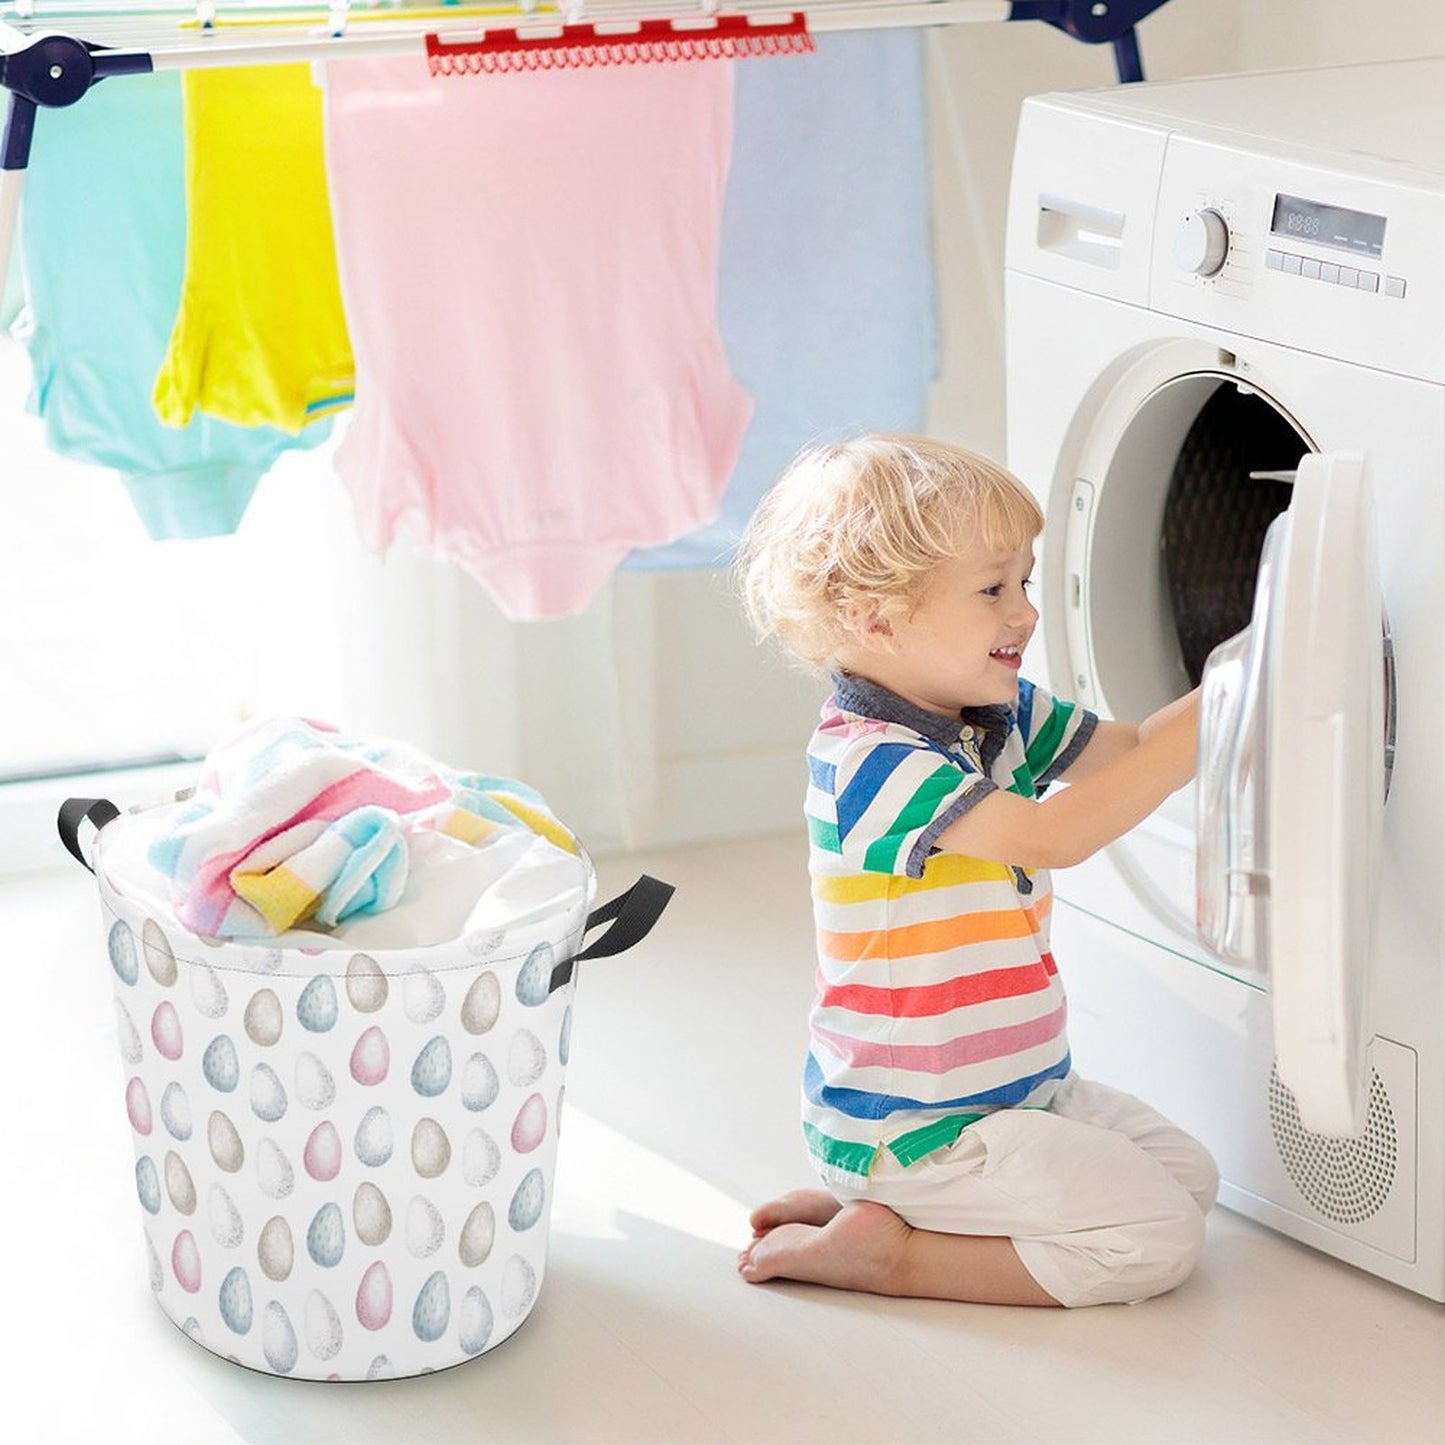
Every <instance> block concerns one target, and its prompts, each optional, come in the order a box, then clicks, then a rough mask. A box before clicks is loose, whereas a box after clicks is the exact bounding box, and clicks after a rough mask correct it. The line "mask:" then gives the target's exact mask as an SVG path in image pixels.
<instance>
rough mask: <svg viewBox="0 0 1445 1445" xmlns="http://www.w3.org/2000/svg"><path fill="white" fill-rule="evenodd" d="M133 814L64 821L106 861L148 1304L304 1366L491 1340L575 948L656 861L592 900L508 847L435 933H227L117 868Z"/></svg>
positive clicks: (508, 1328)
mask: <svg viewBox="0 0 1445 1445" xmlns="http://www.w3.org/2000/svg"><path fill="white" fill-rule="evenodd" d="M144 816H145V814H144V813H143V812H142V813H127V814H121V813H119V812H118V810H117V809H116V808H115V807H114V805H113V804H111V803H109V802H108V801H106V800H103V799H101V800H96V799H87V798H80V799H71V800H70V801H69V802H67V803H66V804H65V805H64V806H63V807H62V809H61V815H60V832H61V837H62V840H63V841H64V842H65V844H66V846H67V848H69V849H70V851H71V852H72V854H74V856H75V857H76V858H78V859H79V860H80V861H81V862H82V863H85V864H86V866H87V867H92V868H93V870H94V872H95V875H96V878H97V880H98V883H99V891H100V901H101V907H102V913H103V918H104V924H105V929H106V949H107V952H108V955H109V966H110V970H111V973H112V976H113V980H114V987H115V1006H116V1023H117V1029H118V1033H119V1042H120V1052H121V1057H122V1059H123V1061H124V1078H125V1086H124V1090H125V1108H126V1112H127V1115H128V1116H129V1120H130V1126H131V1130H132V1134H133V1139H134V1143H135V1155H136V1163H135V1191H136V1195H137V1198H138V1201H139V1204H140V1208H141V1216H142V1223H143V1225H144V1235H145V1251H146V1259H147V1263H148V1267H149V1274H150V1284H151V1288H152V1289H153V1290H154V1291H155V1294H156V1298H157V1299H158V1301H159V1302H160V1305H161V1307H162V1309H164V1310H165V1312H166V1313H167V1314H168V1315H169V1316H170V1317H171V1319H172V1320H174V1321H175V1322H176V1324H177V1325H179V1326H180V1327H181V1329H182V1330H184V1331H185V1333H186V1334H188V1335H189V1336H190V1337H191V1338H192V1339H193V1340H195V1341H196V1342H197V1343H198V1344H201V1345H204V1346H205V1347H206V1348H207V1349H209V1350H212V1351H214V1352H215V1353H217V1354H219V1355H222V1356H224V1357H226V1358H227V1359H230V1360H233V1361H235V1362H236V1363H238V1364H241V1365H245V1366H248V1367H250V1368H252V1369H256V1370H261V1371H265V1372H267V1373H270V1374H276V1375H283V1376H290V1377H293V1378H304V1379H328V1380H359V1379H379V1378H388V1377H396V1376H404V1375H416V1374H421V1373H425V1372H429V1371H432V1370H437V1369H443V1368H445V1367H447V1366H450V1365H454V1364H458V1363H460V1362H462V1361H465V1360H467V1359H469V1358H471V1357H473V1356H476V1355H479V1354H481V1353H482V1352H483V1351H486V1350H490V1349H492V1348H494V1347H495V1346H496V1345H498V1344H500V1343H501V1342H502V1341H503V1340H505V1339H506V1338H507V1337H508V1336H509V1335H511V1334H512V1333H513V1331H515V1330H516V1329H517V1327H518V1326H519V1325H520V1324H521V1323H522V1322H523V1320H525V1319H526V1318H527V1316H528V1314H529V1313H530V1311H531V1309H532V1307H533V1305H534V1303H535V1302H536V1299H537V1295H538V1290H539V1289H540V1288H541V1285H542V1279H543V1275H544V1272H545V1268H546V1255H547V1237H548V1226H549V1209H550V1204H551V1195H552V1179H553V1166H554V1163H555V1159H556V1152H557V1130H558V1119H559V1115H560V1112H561V1105H562V1091H563V1074H564V1071H565V1069H566V1065H567V1058H568V1050H569V1041H570V1035H571V1028H572V996H573V965H574V963H575V962H576V961H577V960H578V959H581V958H586V957H592V956H600V955H603V954H612V953H618V952H621V951H622V950H623V949H625V948H627V947H630V946H631V945H632V944H633V943H635V942H637V941H638V940H639V939H640V938H642V937H644V936H645V935H646V933H647V932H648V931H649V930H650V928H651V927H652V925H653V923H655V922H656V920H657V918H658V916H659V915H660V914H661V912H662V910H663V908H664V907H665V906H666V904H667V901H668V899H669V897H670V895H671V893H672V889H671V887H670V886H669V885H667V884H665V883H660V882H658V881H657V880H656V879H653V878H648V877H646V876H645V875H644V876H643V877H642V878H640V879H639V880H638V882H637V883H635V884H634V885H633V887H632V888H630V889H629V890H628V891H627V892H626V893H624V894H623V895H622V896H621V897H619V898H617V899H614V900H613V901H612V902H610V903H608V904H604V905H603V906H601V907H599V908H596V909H592V910H591V911H590V912H589V909H590V905H591V901H592V897H593V894H594V890H595V875H594V873H593V870H592V866H591V863H590V861H589V860H588V859H587V857H586V855H585V853H579V854H578V855H577V856H576V858H575V867H574V869H573V872H572V875H571V878H570V881H567V880H564V882H565V885H566V886H564V887H562V888H561V889H560V890H559V888H558V887H557V883H558V875H557V874H556V872H555V869H554V870H553V872H552V874H551V877H550V882H549V883H548V884H547V885H546V886H538V884H537V881H536V879H535V878H529V877H528V876H527V870H526V868H525V867H524V866H519V868H518V869H516V870H514V872H516V873H518V874H519V876H518V877H516V878H509V879H506V880H503V886H501V887H499V888H496V889H494V892H495V893H496V894H497V895H498V899H499V902H498V906H497V907H494V908H492V909H491V916H490V917H487V918H486V919H485V926H483V927H481V928H473V929H472V930H471V931H468V932H466V933H465V934H464V936H460V937H457V938H454V939H451V940H449V941H447V942H445V943H441V944H432V945H430V946H417V947H402V948H394V949H385V950H383V949H373V950H367V949H362V948H358V947H354V946H344V947H343V946H331V947H328V946H325V945H326V943H327V940H326V938H325V937H324V936H320V935H318V946H316V947H309V946H308V947H305V948H288V947H271V946H267V945H266V944H258V943H251V942H247V943H237V942H221V941H218V940H215V939H207V938H203V937H199V936H197V935H196V934H194V933H191V932H189V931H187V930H186V929H185V928H183V927H181V926H180V925H179V924H178V923H177V922H176V920H175V916H174V914H173V913H171V912H170V911H169V910H168V909H167V908H165V907H164V906H163V904H161V903H158V901H157V899H156V898H155V897H154V896H140V897H138V896H136V895H135V892H134V891H132V890H130V889H128V888H127V886H126V885H125V884H124V883H122V882H121V881H118V880H117V878H116V876H115V870H114V869H112V868H111V867H110V866H109V861H110V860H111V858H112V856H113V855H115V854H116V853H117V852H120V853H121V854H124V852H125V851H126V850H125V847H124V844H125V840H126V834H127V830H128V829H130V828H133V827H136V826H139V825H140V824H141V823H142V821H143V819H144ZM87 819H88V820H89V821H90V822H91V823H93V824H94V825H95V826H96V827H97V828H98V829H99V831H98V832H97V833H96V835H95V837H94V840H93V842H92V843H91V846H90V848H89V854H90V856H89V858H88V859H87V857H86V851H85V850H84V849H83V848H82V845H81V840H80V836H79V835H80V832H81V829H82V824H83V823H84V822H85V820H87ZM86 831H87V832H88V830H86ZM554 861H555V860H554ZM482 912H483V914H484V915H485V914H486V912H487V910H486V909H483V910H482ZM603 924H610V927H608V928H607V931H606V932H605V933H602V934H600V935H599V936H597V937H596V938H595V939H594V940H593V942H592V943H591V945H590V946H589V947H587V948H583V947H582V944H583V939H584V934H586V933H588V932H589V931H590V930H592V929H594V928H596V927H599V926H601V925H603Z"/></svg>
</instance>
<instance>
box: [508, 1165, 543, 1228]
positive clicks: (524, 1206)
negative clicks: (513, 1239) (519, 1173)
mask: <svg viewBox="0 0 1445 1445" xmlns="http://www.w3.org/2000/svg"><path fill="white" fill-rule="evenodd" d="M546 1203H547V1185H546V1182H545V1181H544V1180H543V1178H542V1171H541V1170H540V1169H529V1170H528V1171H527V1173H526V1174H525V1175H524V1176H523V1179H522V1182H521V1183H520V1184H519V1185H517V1192H516V1193H515V1194H514V1195H513V1196H512V1202H511V1204H510V1205H508V1206H507V1223H508V1224H510V1225H511V1226H512V1228H513V1229H515V1230H516V1231H517V1233H518V1234H520V1233H521V1232H522V1231H523V1230H524V1229H530V1228H531V1227H532V1226H533V1225H534V1224H535V1223H536V1222H537V1221H538V1220H539V1219H540V1218H541V1217H542V1209H543V1207H544V1206H545V1205H546Z"/></svg>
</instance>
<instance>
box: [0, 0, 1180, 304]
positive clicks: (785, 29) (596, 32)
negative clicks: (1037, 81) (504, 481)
mask: <svg viewBox="0 0 1445 1445" xmlns="http://www.w3.org/2000/svg"><path fill="white" fill-rule="evenodd" d="M1164 3H1166V0H805V3H803V4H802V5H801V6H800V7H798V8H794V7H791V6H779V5H777V4H772V5H769V4H766V3H761V4H749V3H747V0H742V3H733V4H727V3H719V0H524V3H523V4H521V5H511V6H503V5H491V6H487V5H464V4H442V5H440V6H437V7H435V8H422V7H421V6H418V5H412V4H390V5H386V4H376V3H361V4H353V3H351V0H329V3H327V4H316V5H312V6H310V7H306V6H304V5H297V4H295V3H294V0H293V3H290V4H286V3H268V0H251V3H242V4H237V5H231V6H221V5H218V4H217V3H216V0H194V3H192V4H189V5H186V4H174V3H169V4H168V3H166V0H152V3H146V0H139V3H136V4H133V5H115V6H107V5H86V4H78V3H76V0H69V3H65V0H60V3H57V4H55V5H49V4H46V3H43V0H42V3H38V4H37V0H12V3H9V4H4V3H0V90H4V91H6V92H8V93H9V105H8V110H7V112H6V117H5V126H4V132H3V135H0V280H3V278H4V276H5V275H6V271H7V267H8V265H9V260H10V248H11V245H12V243H13V239H14V234H15V225H16V219H17V217H18V215H19V209H20V193H21V188H22V185H23V180H24V174H25V167H26V164H27V162H28V160H29V157H30V142H31V137H32V135H33V133H34V127H35V123H36V117H37V115H38V113H39V111H40V110H42V109H44V108H47V107H51V108H57V107H62V106H67V105H74V104H76V102H78V101H79V100H81V99H82V98H83V97H84V96H85V94H86V93H87V91H89V89H90V87H91V86H92V85H94V84H95V83H96V82H97V81H99V80H103V79H105V78H107V77H110V76H125V75H145V74H150V73H152V72H155V71H160V70H187V69H202V68H209V67H215V66H223V65H274V64H282V63H286V62H297V61H314V60H326V59H340V58H342V57H346V56H380V55H404V54H417V53H421V54H425V55H426V56H427V58H428V62H429V64H430V66H431V70H432V73H433V74H434V75H440V76H445V75H453V74H464V73H468V72H477V71H491V70H505V69H522V68H536V69H541V68H549V67H550V66H551V65H552V64H553V63H557V64H571V65H578V64H611V63H616V62H618V61H626V60H655V59H661V60H679V59H681V60H690V59H703V58H708V57H712V56H718V57H722V56H728V57H737V56H750V55H769V54H789V53H796V52H798V51H802V50H810V49H812V41H811V39H810V35H811V34H812V33H822V32H825V31H839V30H870V29H884V28H890V27H898V26H937V25H958V24H965V23H974V22H998V21H1009V20H1038V21H1043V22H1044V23H1046V24H1049V25H1053V26H1055V27H1057V28H1058V29H1060V30H1063V31H1064V32H1065V33H1066V34H1069V35H1072V36H1073V37H1074V38H1075V39H1077V40H1082V41H1085V42H1087V43H1089V44H1094V45H1098V44H1108V45H1112V46H1113V49H1114V59H1115V64H1116V67H1117V69H1118V73H1119V79H1120V80H1121V81H1125V82H1127V81H1133V80H1141V79H1143V67H1142V65H1141V63H1140V58H1139V46H1138V39H1137V36H1136V33H1135V28H1134V27H1135V25H1136V24H1137V23H1138V22H1139V21H1140V20H1142V19H1143V18H1144V17H1145V16H1146V15H1148V14H1150V13H1151V12H1152V11H1154V10H1157V9H1158V8H1159V7H1160V6H1161V5H1163V4H1164ZM82 37H83V38H82Z"/></svg>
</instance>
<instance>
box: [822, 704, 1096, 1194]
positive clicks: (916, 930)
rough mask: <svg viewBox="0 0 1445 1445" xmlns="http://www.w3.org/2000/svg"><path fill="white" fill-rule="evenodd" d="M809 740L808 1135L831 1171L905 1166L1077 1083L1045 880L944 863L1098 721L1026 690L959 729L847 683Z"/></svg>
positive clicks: (955, 859) (957, 859)
mask: <svg viewBox="0 0 1445 1445" xmlns="http://www.w3.org/2000/svg"><path fill="white" fill-rule="evenodd" d="M834 681H835V683H836V684H837V691H836V692H835V693H834V695H833V696H832V697H831V698H830V699H829V700H828V702H827V703H826V704H825V705H824V707H823V713H822V717H821V719H820V721H819V725H818V729H817V731H816V732H815V733H814V734H813V738H812V741H811V742H810V743H809V745H808V769H809V787H808V796H807V803H806V807H805V811H806V815H807V820H808V831H809V838H810V847H809V871H810V873H811V875H812V888H813V911H814V917H815V921H816V924H817V934H818V979H817V984H818V993H817V998H816V1001H815V1002H814V1005H813V1011H812V1015H811V1019H810V1032H811V1040H810V1048H809V1053H808V1060H807V1065H806V1068H805V1070H804V1077H803V1132H804V1135H805V1137H806V1139H807V1143H808V1149H809V1152H810V1153H811V1154H812V1156H813V1158H814V1161H815V1163H816V1164H817V1166H818V1167H819V1169H820V1170H821V1171H822V1172H823V1173H824V1174H825V1175H835V1176H840V1177H842V1178H843V1179H844V1180H850V1181H851V1180H856V1179H857V1178H858V1177H859V1176H866V1175H867V1173H868V1172H869V1170H870V1169H871V1167H872V1164H873V1161H874V1159H875V1157H876V1156H877V1154H878V1152H879V1150H880V1149H882V1148H884V1147H885V1146H886V1147H887V1148H888V1149H889V1150H890V1152H891V1153H892V1154H893V1155H894V1157H895V1158H897V1159H898V1161H899V1162H900V1163H902V1164H904V1165H908V1164H911V1163H913V1162H914V1161H916V1160H918V1159H921V1158H922V1157H923V1156H924V1155H925V1154H928V1153H931V1152H932V1151H933V1150H935V1149H938V1148H941V1147H943V1146H944V1145H947V1144H951V1143H952V1142H953V1141H954V1140H955V1139H956V1138H957V1137H958V1135H959V1133H960V1132H961V1131H962V1129H964V1128H965V1127H966V1126H967V1125H968V1124H970V1123H972V1122H973V1121H974V1120H975V1119H977V1118H978V1117H980V1116H981V1115H983V1114H986V1113H989V1112H992V1111H993V1110H995V1109H1001V1108H1010V1107H1018V1106H1029V1107H1042V1106H1044V1105H1046V1104H1047V1103H1048V1101H1049V1099H1050V1098H1051V1097H1052V1095H1053V1091H1054V1089H1055V1088H1056V1087H1057V1082H1058V1080H1060V1079H1062V1078H1063V1077H1064V1076H1065V1075H1066V1074H1067V1073H1068V1071H1069V1044H1068V1033H1067V1029H1066V1026H1065V1005H1064V990H1063V984H1062V983H1061V981H1060V979H1059V976H1058V972H1057V970H1056V969H1055V967H1054V960H1053V957H1052V956H1051V954H1050V953H1049V906H1050V902H1051V899H1052V893H1051V889H1050V885H1049V876H1048V873H1047V872H1046V871H1044V870H1038V871H1034V872H1025V871H1024V870H1023V869H1021V868H1015V867H1011V866H1009V865H1008V864H1006V863H1003V862H993V861H990V860H987V859H982V858H968V857H965V856H963V855H962V854H958V853H940V852H935V851H934V844H935V841H936V840H937V838H938V835H939V834H940V833H942V832H943V831H944V829H945V828H947V827H948V826H949V825H950V824H951V823H954V822H956V821H957V820H958V819H959V818H961V817H962V816H963V815H964V814H965V813H966V812H967V811H968V810H969V809H970V808H971V807H973V806H974V805H975V804H976V803H978V802H980V801H981V800H982V799H984V798H986V797H987V796H988V795H989V794H990V793H992V792H994V791H995V790H996V789H999V788H1005V789H1008V790H1009V791H1011V792H1015V793H1019V794H1022V796H1024V797H1026V798H1034V797H1037V796H1038V795H1039V794H1040V793H1042V792H1043V790H1044V789H1045V788H1046V787H1047V786H1048V785H1049V784H1050V783H1051V782H1053V781H1054V780H1055V779H1056V778H1057V777H1058V776H1059V775H1060V774H1061V773H1063V772H1064V770H1065V769H1066V768H1067V767H1068V766H1069V764H1070V763H1072V762H1073V761H1074V759H1075V758H1076V757H1078V755H1079V753H1080V752H1081V751H1082V750H1083V747H1084V745H1085V743H1087V742H1088V740H1089V737H1090V736H1091V735H1092V733H1093V730H1094V727H1095V725H1096V724H1097V722H1098V719H1097V718H1096V717H1095V716H1094V714H1093V713H1090V712H1088V711H1086V710H1085V709H1083V708H1078V707H1075V706H1074V704H1072V703H1068V702H1064V701H1062V700H1059V699H1056V698H1053V697H1051V696H1050V695H1049V694H1048V693H1047V692H1045V691H1044V689H1043V688H1040V687H1035V686H1034V685H1033V684H1032V683H1030V682H1028V681H1027V680H1026V679H1020V681H1019V691H1018V701H1017V703H1016V705H1015V706H1014V707H1011V708H1010V707H1003V706H995V707H980V708H965V709H964V711H963V713H962V715H961V716H960V717H959V718H956V719H950V718H947V717H943V716H941V715H940V714H937V713H931V712H928V711H927V710H925V709H923V708H920V707H916V706H914V705H913V704H912V703H909V702H906V701H904V700H903V699H902V698H900V697H898V696H896V695H895V694H893V693H891V692H888V691H887V690H886V689H884V688H881V687H879V686H877V685H876V684H874V683H871V682H867V681H865V680H864V679H862V678H857V677H847V676H837V677H835V679H834Z"/></svg>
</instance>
